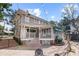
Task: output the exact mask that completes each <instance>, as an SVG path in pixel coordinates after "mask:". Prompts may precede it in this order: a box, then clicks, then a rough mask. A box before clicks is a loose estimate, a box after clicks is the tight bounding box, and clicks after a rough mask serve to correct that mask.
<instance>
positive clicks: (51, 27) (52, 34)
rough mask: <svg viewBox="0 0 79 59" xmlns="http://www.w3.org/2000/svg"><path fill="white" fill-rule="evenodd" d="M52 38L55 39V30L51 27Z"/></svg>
mask: <svg viewBox="0 0 79 59" xmlns="http://www.w3.org/2000/svg"><path fill="white" fill-rule="evenodd" d="M51 39H52V40H54V32H53V28H52V27H51Z"/></svg>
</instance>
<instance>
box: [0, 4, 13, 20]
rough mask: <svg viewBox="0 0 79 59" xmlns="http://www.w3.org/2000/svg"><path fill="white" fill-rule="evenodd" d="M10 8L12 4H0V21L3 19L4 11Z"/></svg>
mask: <svg viewBox="0 0 79 59" xmlns="http://www.w3.org/2000/svg"><path fill="white" fill-rule="evenodd" d="M10 6H12V4H9V3H0V20H2V19H3V17H4V16H5V15H4V10H6V11H8V10H9V9H10Z"/></svg>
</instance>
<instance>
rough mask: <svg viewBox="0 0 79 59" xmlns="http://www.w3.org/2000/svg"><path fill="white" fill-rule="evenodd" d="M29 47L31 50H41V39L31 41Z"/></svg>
mask: <svg viewBox="0 0 79 59" xmlns="http://www.w3.org/2000/svg"><path fill="white" fill-rule="evenodd" d="M27 47H28V48H29V49H38V48H41V43H40V40H39V39H33V40H31V41H30V42H29V43H28V44H27Z"/></svg>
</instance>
